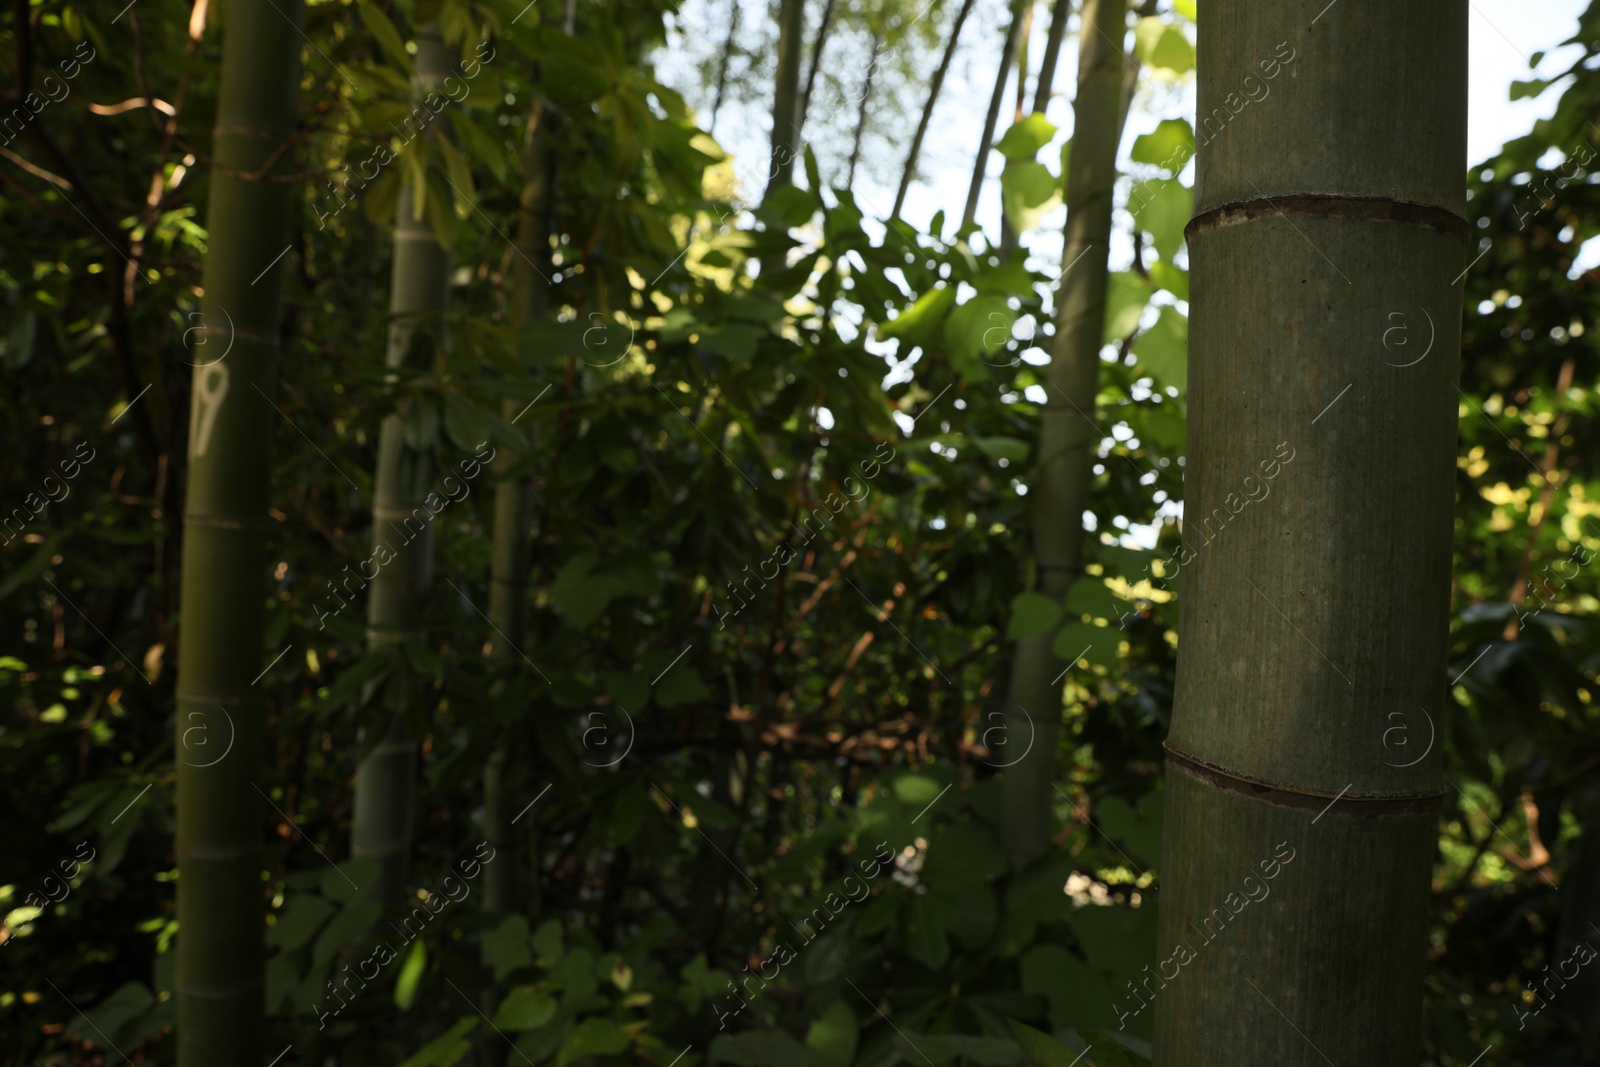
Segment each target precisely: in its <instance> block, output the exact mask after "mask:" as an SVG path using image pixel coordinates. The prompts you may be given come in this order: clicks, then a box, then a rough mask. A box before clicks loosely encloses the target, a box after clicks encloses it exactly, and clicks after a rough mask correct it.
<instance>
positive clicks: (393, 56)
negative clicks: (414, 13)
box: [356, 4, 412, 78]
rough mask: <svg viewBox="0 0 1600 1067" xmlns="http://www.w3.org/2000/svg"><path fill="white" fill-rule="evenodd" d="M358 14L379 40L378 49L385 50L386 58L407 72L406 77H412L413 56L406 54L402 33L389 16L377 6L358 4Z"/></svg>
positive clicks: (368, 29)
mask: <svg viewBox="0 0 1600 1067" xmlns="http://www.w3.org/2000/svg"><path fill="white" fill-rule="evenodd" d="M356 12H357V13H358V14H359V15H360V16H361V22H362V24H363V25H365V26H366V27H367V32H368V33H370V34H372V36H373V38H374V39H376V40H377V42H378V47H379V48H381V49H382V50H383V54H384V58H386V59H388V60H389V62H391V63H393V64H394V65H395V66H397V67H399V68H400V69H401V70H403V71H405V73H406V77H407V78H409V77H411V74H412V64H411V56H410V55H409V54H407V52H406V46H405V42H404V41H402V40H401V39H400V31H399V30H396V29H395V28H394V23H393V22H390V21H389V16H388V15H385V14H384V13H383V9H382V8H380V7H379V6H378V5H377V4H357V5H356Z"/></svg>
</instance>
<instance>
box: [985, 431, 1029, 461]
mask: <svg viewBox="0 0 1600 1067" xmlns="http://www.w3.org/2000/svg"><path fill="white" fill-rule="evenodd" d="M972 442H973V444H975V445H977V446H978V451H980V452H982V453H983V454H984V455H986V456H993V457H994V458H995V459H1005V460H1008V461H1010V462H1012V463H1021V462H1022V461H1023V460H1025V459H1027V458H1028V442H1026V441H1023V440H1020V439H1018V438H1016V437H974V438H973V439H972Z"/></svg>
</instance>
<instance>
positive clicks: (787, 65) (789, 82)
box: [767, 0, 806, 192]
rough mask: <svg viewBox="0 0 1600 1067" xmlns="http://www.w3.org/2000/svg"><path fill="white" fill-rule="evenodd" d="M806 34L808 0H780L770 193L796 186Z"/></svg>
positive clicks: (773, 96)
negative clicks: (795, 173)
mask: <svg viewBox="0 0 1600 1067" xmlns="http://www.w3.org/2000/svg"><path fill="white" fill-rule="evenodd" d="M805 32H806V6H805V0H780V3H779V7H778V70H777V73H776V74H775V75H774V77H773V91H772V167H771V170H770V172H769V173H770V175H771V177H770V178H769V180H768V182H767V191H768V192H771V191H772V190H774V189H777V188H778V187H780V186H784V185H793V184H794V160H795V156H796V155H798V154H799V152H800V55H801V49H802V47H803V45H804V43H805V42H804V37H805Z"/></svg>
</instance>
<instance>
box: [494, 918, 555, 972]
mask: <svg viewBox="0 0 1600 1067" xmlns="http://www.w3.org/2000/svg"><path fill="white" fill-rule="evenodd" d="M501 925H502V926H504V925H505V924H504V923H502V924H501ZM522 929H523V930H524V931H526V930H527V929H528V924H527V921H526V920H524V921H523V923H522ZM529 943H530V944H531V945H532V946H533V951H534V955H535V957H536V958H537V959H538V961H539V966H541V967H543V968H545V969H546V970H549V969H550V968H552V967H554V966H555V965H556V963H557V962H558V961H559V960H560V959H561V956H562V954H563V951H564V950H563V949H562V947H561V924H560V923H558V922H556V921H555V920H554V919H546V920H545V921H544V922H542V923H540V924H539V929H537V930H535V931H534V932H533V938H532V940H531V941H529Z"/></svg>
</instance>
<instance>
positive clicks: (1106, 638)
mask: <svg viewBox="0 0 1600 1067" xmlns="http://www.w3.org/2000/svg"><path fill="white" fill-rule="evenodd" d="M1121 641H1122V631H1120V630H1118V629H1117V628H1116V627H1114V626H1096V625H1094V624H1093V623H1089V622H1069V623H1067V624H1066V625H1065V626H1063V627H1061V630H1060V632H1058V633H1057V634H1056V640H1055V645H1054V646H1053V648H1054V651H1055V654H1056V655H1058V656H1060V657H1061V658H1062V659H1064V660H1067V661H1068V663H1069V664H1071V665H1076V664H1077V662H1078V661H1079V660H1080V659H1081V660H1087V661H1088V662H1089V663H1090V664H1092V665H1094V666H1099V667H1104V668H1106V669H1107V670H1111V669H1112V668H1114V667H1115V666H1116V665H1117V656H1118V654H1119V646H1120V645H1121Z"/></svg>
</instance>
